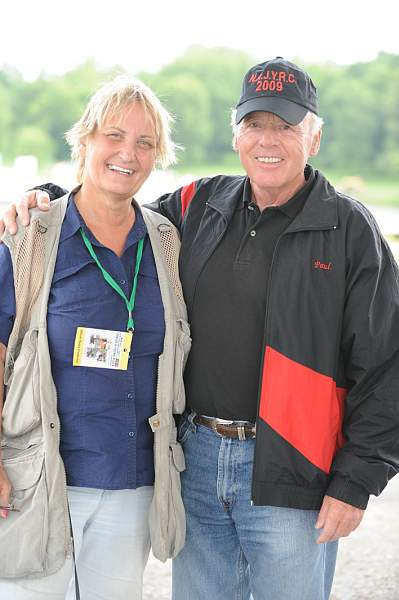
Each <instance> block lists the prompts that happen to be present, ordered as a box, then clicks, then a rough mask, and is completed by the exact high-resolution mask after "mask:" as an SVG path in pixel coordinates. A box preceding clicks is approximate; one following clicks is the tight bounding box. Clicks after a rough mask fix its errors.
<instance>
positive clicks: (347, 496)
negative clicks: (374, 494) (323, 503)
mask: <svg viewBox="0 0 399 600" xmlns="http://www.w3.org/2000/svg"><path fill="white" fill-rule="evenodd" d="M326 496H331V497H332V498H336V499H337V500H341V501H342V502H346V503H347V504H351V505H352V506H356V508H361V509H362V510H365V509H366V508H367V503H368V501H369V497H370V494H369V493H368V492H367V491H366V490H365V489H364V488H363V487H362V486H360V485H357V484H356V483H353V481H350V480H348V479H345V478H344V477H340V476H339V475H334V477H333V479H332V480H331V482H330V485H329V486H328V488H327V490H326Z"/></svg>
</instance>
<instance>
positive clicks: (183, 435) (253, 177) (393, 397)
mask: <svg viewBox="0 0 399 600" xmlns="http://www.w3.org/2000/svg"><path fill="white" fill-rule="evenodd" d="M317 112H318V107H317V95H316V89H315V87H314V85H313V83H312V81H311V79H310V77H309V75H308V74H307V73H305V72H304V71H302V70H301V69H300V68H299V67H298V66H296V65H294V64H292V63H290V62H288V61H285V60H283V59H282V58H280V57H278V58H276V59H273V60H270V61H267V62H265V63H262V64H259V65H256V66H254V67H253V68H251V69H250V70H249V72H248V73H247V74H246V75H245V77H244V81H243V87H242V93H241V97H240V99H239V101H238V104H237V107H236V110H235V111H233V131H234V141H233V145H234V148H235V150H236V151H237V152H238V154H239V157H240V160H241V163H242V165H243V167H244V169H245V171H246V176H243V177H241V176H233V177H227V176H222V175H221V176H217V177H213V178H206V179H201V180H199V181H196V182H194V183H192V184H190V185H188V186H185V187H183V188H181V189H180V190H177V191H176V192H174V193H173V194H167V195H165V196H162V197H161V198H160V199H159V200H158V201H157V202H155V203H154V204H153V205H151V206H152V208H154V210H157V211H160V212H162V213H163V214H165V215H166V216H167V217H169V218H170V219H171V220H172V221H173V222H174V223H175V225H176V226H177V227H178V228H179V229H180V232H181V236H182V248H181V258H180V272H181V278H182V282H183V286H184V291H185V298H186V302H187V305H188V311H189V318H190V321H191V327H192V337H193V346H192V351H191V354H190V357H189V360H188V363H187V368H186V376H185V383H186V396H187V405H188V407H189V408H188V410H187V414H186V416H185V418H184V419H183V420H182V422H181V423H180V431H179V435H180V440H181V443H182V444H183V448H184V451H185V456H186V471H185V473H184V474H183V477H182V490H183V498H184V502H185V507H186V512H187V538H186V545H185V547H184V549H183V550H182V552H181V553H180V555H179V556H178V557H177V559H175V561H174V565H173V598H174V600H188V599H189V600H203V599H205V598H212V600H222V599H225V598H240V599H247V598H249V597H250V594H251V593H252V596H253V598H254V600H298V599H301V600H327V598H328V597H329V594H330V590H331V585H332V578H333V573H334V567H335V558H336V551H337V540H338V538H340V537H343V536H347V535H349V533H350V532H351V531H353V530H354V529H355V528H356V527H357V526H358V525H359V523H360V521H361V519H362V516H363V513H364V510H365V508H366V506H367V501H368V498H369V495H370V494H376V495H377V494H379V493H380V492H381V491H382V489H383V488H384V487H385V485H386V484H387V482H388V480H389V479H390V478H391V477H392V476H393V475H394V474H395V473H396V471H397V469H398V465H399V447H398V442H397V440H398V435H399V408H398V407H399V404H398V397H399V394H398V392H399V375H398V373H399V346H398V343H397V339H399V286H398V273H397V267H396V265H395V262H394V260H393V258H392V255H391V253H390V251H389V248H388V246H387V244H386V242H385V241H384V239H383V238H382V237H381V235H380V232H379V230H378V228H377V226H376V224H375V222H374V220H373V218H372V217H371V215H370V214H369V213H368V211H367V210H366V209H365V208H364V207H363V206H362V205H361V204H359V203H358V202H357V201H355V200H353V199H351V198H348V197H345V196H343V195H342V194H340V193H338V192H337V191H336V190H335V189H334V188H333V187H332V186H331V185H330V184H329V182H328V181H327V180H326V179H325V178H324V176H323V175H322V174H321V173H319V172H318V171H315V170H314V169H313V168H312V167H310V166H309V165H308V164H307V161H308V158H309V157H312V156H315V155H316V154H317V152H318V149H319V145H320V139H321V125H322V121H321V119H320V118H319V117H318V116H317ZM53 191H55V192H57V190H56V188H53ZM31 200H32V199H31ZM33 200H34V199H33ZM31 203H32V201H31ZM25 208H26V206H25ZM21 210H22V212H23V208H22V209H21ZM13 214H14V213H13V210H11V211H9V221H10V219H11V220H12V217H13ZM25 218H26V212H25Z"/></svg>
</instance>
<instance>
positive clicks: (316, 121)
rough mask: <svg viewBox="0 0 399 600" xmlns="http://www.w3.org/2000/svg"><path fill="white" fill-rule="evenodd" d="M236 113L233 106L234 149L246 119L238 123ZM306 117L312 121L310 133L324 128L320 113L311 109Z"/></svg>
mask: <svg viewBox="0 0 399 600" xmlns="http://www.w3.org/2000/svg"><path fill="white" fill-rule="evenodd" d="M236 113H237V109H236V108H233V109H232V111H231V121H230V124H231V128H232V130H233V149H234V150H236V137H237V133H238V132H239V130H240V126H241V124H242V123H243V122H244V121H245V117H244V119H243V120H242V121H240V123H238V125H237V124H236ZM305 119H308V120H309V121H310V123H309V127H310V135H315V134H316V133H317V132H318V131H320V130H321V129H322V128H323V125H324V121H323V119H322V118H321V117H319V116H318V115H316V114H315V113H313V112H311V111H310V110H309V111H308V112H307V114H306V116H305Z"/></svg>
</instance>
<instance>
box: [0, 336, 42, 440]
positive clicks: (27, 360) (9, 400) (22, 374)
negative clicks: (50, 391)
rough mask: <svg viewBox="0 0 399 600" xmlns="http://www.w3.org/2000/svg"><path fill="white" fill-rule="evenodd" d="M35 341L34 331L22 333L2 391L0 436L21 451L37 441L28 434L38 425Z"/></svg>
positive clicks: (37, 378) (38, 405)
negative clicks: (3, 398)
mask: <svg viewBox="0 0 399 600" xmlns="http://www.w3.org/2000/svg"><path fill="white" fill-rule="evenodd" d="M37 341H38V331H37V329H31V330H30V331H28V332H27V333H26V334H25V337H24V339H23V341H22V345H21V349H20V352H19V354H18V357H17V358H16V359H15V362H14V365H13V369H12V372H11V374H10V377H9V379H8V381H7V385H6V388H5V392H6V396H5V402H4V408H3V427H2V428H3V436H4V439H5V440H6V443H7V444H8V442H10V445H11V446H13V447H15V448H21V449H24V448H27V447H28V446H30V445H32V444H33V443H35V442H37V441H38V440H32V437H31V435H28V434H30V433H31V432H32V430H34V429H35V427H37V426H38V425H39V424H40V398H39V369H38V356H37ZM11 440H12V441H11Z"/></svg>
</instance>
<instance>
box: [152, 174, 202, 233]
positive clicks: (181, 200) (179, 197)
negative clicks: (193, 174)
mask: <svg viewBox="0 0 399 600" xmlns="http://www.w3.org/2000/svg"><path fill="white" fill-rule="evenodd" d="M200 185H201V180H198V181H192V182H191V183H189V184H188V185H185V186H183V187H181V188H179V189H178V190H176V191H175V192H172V193H171V194H164V195H163V196H160V197H159V198H158V200H155V202H152V203H151V204H146V207H147V208H150V209H151V210H154V211H155V212H158V213H160V214H162V215H164V216H165V217H167V218H168V219H169V220H170V221H171V222H172V223H173V225H174V226H175V227H176V228H177V229H178V230H179V232H180V234H181V232H182V226H183V222H184V218H185V215H186V212H187V210H188V209H189V207H190V204H191V201H192V200H193V198H194V196H195V195H196V193H197V191H198V189H199V187H200Z"/></svg>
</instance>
